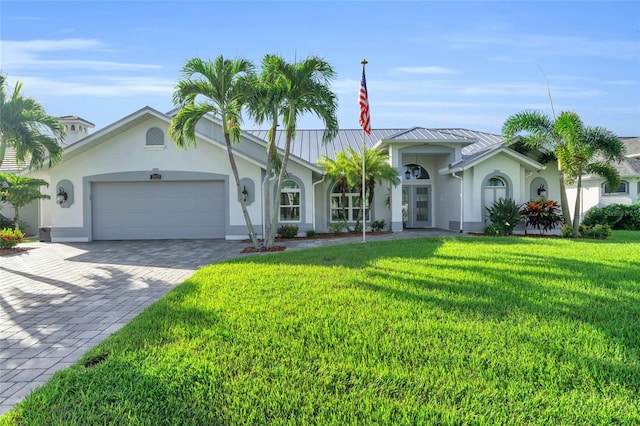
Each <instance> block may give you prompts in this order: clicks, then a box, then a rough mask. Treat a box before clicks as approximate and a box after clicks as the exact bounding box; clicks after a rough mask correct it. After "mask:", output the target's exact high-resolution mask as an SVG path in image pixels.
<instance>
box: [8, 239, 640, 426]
mask: <svg viewBox="0 0 640 426" xmlns="http://www.w3.org/2000/svg"><path fill="white" fill-rule="evenodd" d="M639 395H640V232H624V231H615V232H614V234H613V236H612V237H611V238H610V239H608V240H604V241H599V240H598V241H595V240H570V239H535V238H520V237H504V238H487V237H464V238H428V239H409V240H399V241H389V242H376V243H373V242H369V243H366V244H362V243H352V244H347V245H344V246H332V247H326V248H318V249H310V250H303V251H291V252H283V253H278V254H273V255H260V256H253V257H248V258H245V259H240V260H237V261H232V262H227V263H221V264H217V265H213V266H209V267H206V268H203V269H201V270H200V271H198V272H197V273H196V274H195V275H193V276H192V277H191V278H189V279H188V280H187V281H185V283H183V284H182V285H181V286H179V287H177V288H176V289H175V290H174V291H172V292H171V293H169V294H168V295H167V296H166V297H165V298H164V299H162V300H161V301H159V302H158V303H155V304H154V305H152V306H151V307H149V308H148V309H147V310H145V311H144V312H143V313H142V314H141V315H140V316H139V317H138V318H136V319H135V320H134V321H133V322H132V323H130V324H129V325H128V326H126V327H124V328H123V329H122V330H120V331H119V332H118V333H116V334H114V335H113V336H111V337H110V338H109V339H107V340H106V341H105V342H103V343H102V344H101V345H99V346H98V347H97V348H95V349H93V350H91V351H90V352H88V353H87V354H86V356H85V357H84V358H83V359H82V360H81V361H80V362H79V363H78V364H76V365H75V366H72V367H70V368H67V369H65V370H62V371H60V372H58V373H57V374H56V375H55V376H54V377H53V378H52V379H51V380H50V381H49V382H48V383H47V384H45V385H44V386H43V387H41V388H39V389H38V390H36V391H35V392H33V393H31V394H30V395H29V396H28V397H27V398H26V399H25V401H23V403H21V404H19V405H18V406H17V407H15V408H14V410H12V411H11V412H10V413H8V414H7V415H6V416H5V417H4V418H3V419H2V420H1V421H0V423H2V424H8V425H23V424H25V425H26V424H61V425H62V424H64V425H72V424H91V425H94V424H109V425H111V424H126V425H137V424H145V425H162V424H166V425H176V424H180V425H210V424H260V425H262V424H292V425H299V424H322V425H325V424H336V425H343V424H358V425H360V424H366V425H370V424H383V425H384V424H394V425H396V424H487V425H494V424H540V425H550V424H571V425H595V424H639V423H640V408H639V407H640V396H639Z"/></svg>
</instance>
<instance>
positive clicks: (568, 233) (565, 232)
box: [560, 223, 573, 238]
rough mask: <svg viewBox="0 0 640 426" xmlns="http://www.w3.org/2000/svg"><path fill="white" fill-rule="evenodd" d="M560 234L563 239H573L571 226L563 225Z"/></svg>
mask: <svg viewBox="0 0 640 426" xmlns="http://www.w3.org/2000/svg"><path fill="white" fill-rule="evenodd" d="M560 232H562V236H563V237H564V238H572V237H573V226H571V225H569V224H567V223H566V224H564V225H562V226H561V227H560Z"/></svg>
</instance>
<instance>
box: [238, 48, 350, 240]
mask: <svg viewBox="0 0 640 426" xmlns="http://www.w3.org/2000/svg"><path fill="white" fill-rule="evenodd" d="M334 78H335V71H334V70H333V67H332V66H331V65H330V64H329V63H328V62H327V61H325V60H323V59H321V58H319V57H317V56H310V57H308V58H306V59H305V60H303V61H302V62H296V63H293V64H291V63H288V62H286V61H285V60H284V59H282V58H281V57H279V56H277V55H268V56H267V57H265V60H264V61H263V73H262V74H261V80H262V82H263V83H264V86H265V87H266V90H265V92H266V93H267V94H268V96H267V98H266V101H265V100H264V99H262V100H258V99H257V98H256V97H252V99H253V100H254V102H253V104H249V105H248V109H249V110H250V111H252V112H251V115H252V116H254V117H255V118H257V119H260V118H262V119H263V120H271V127H270V129H271V135H270V137H269V139H271V138H272V137H274V135H275V132H274V131H273V130H274V129H275V127H276V126H277V118H278V116H280V115H281V116H282V123H283V125H284V128H285V147H284V155H283V157H282V159H281V163H280V167H279V168H280V170H279V173H278V177H277V180H276V188H277V192H278V193H276V194H275V197H273V200H272V201H273V207H272V209H271V224H270V226H269V235H268V236H267V239H266V246H267V247H271V246H273V242H274V238H275V230H276V226H277V223H278V214H277V212H278V210H279V208H280V194H279V192H280V188H281V187H282V182H283V181H284V179H285V177H286V173H287V164H288V161H289V155H290V153H291V144H292V141H293V139H294V137H295V133H296V128H297V125H298V118H299V117H300V116H302V115H304V114H307V113H311V114H314V115H316V116H317V117H318V118H320V119H321V120H322V121H323V123H324V125H325V130H324V132H323V135H322V140H323V142H325V143H326V142H329V141H330V140H332V139H333V138H334V137H335V135H336V134H337V132H338V118H337V115H336V111H337V108H338V106H337V98H336V95H335V94H334V93H333V92H332V91H331V90H330V88H329V85H330V83H331V82H332V81H333V79H334ZM267 146H268V149H269V147H270V146H271V147H272V148H271V149H275V148H274V147H275V144H273V143H272V142H270V143H269V144H268V145H267ZM268 155H269V154H268ZM272 157H273V155H272V156H271V157H269V159H271V158H272ZM267 202H268V201H267Z"/></svg>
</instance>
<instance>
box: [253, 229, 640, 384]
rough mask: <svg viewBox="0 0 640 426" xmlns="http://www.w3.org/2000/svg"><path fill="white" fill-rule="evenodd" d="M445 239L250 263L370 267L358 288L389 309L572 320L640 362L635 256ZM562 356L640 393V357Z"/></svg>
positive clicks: (594, 246)
mask: <svg viewBox="0 0 640 426" xmlns="http://www.w3.org/2000/svg"><path fill="white" fill-rule="evenodd" d="M446 241H447V239H446V238H429V239H416V240H406V241H403V243H402V244H398V243H397V242H376V243H368V244H363V245H362V246H360V247H357V249H356V250H354V247H353V245H350V247H349V250H348V257H346V258H345V256H344V255H343V254H342V253H343V252H342V250H340V249H339V248H336V247H333V248H319V249H314V250H309V251H308V252H306V253H300V254H298V253H285V254H282V255H278V257H272V258H252V259H249V260H248V261H250V262H251V263H253V264H260V263H263V262H264V263H269V264H273V263H278V264H280V265H282V268H286V267H287V265H309V266H327V267H335V266H338V267H346V268H353V269H360V268H369V272H368V273H367V274H366V275H365V277H364V278H362V279H360V280H359V281H358V282H357V283H356V284H357V286H359V287H360V288H361V289H362V290H366V291H373V292H376V293H380V294H386V295H388V296H389V299H388V300H389V306H386V307H385V309H389V308H390V306H392V305H393V303H396V302H397V301H400V302H404V303H411V304H420V305H421V308H420V309H424V310H425V312H430V311H433V310H436V311H442V312H445V313H454V314H455V315H456V316H457V317H461V318H469V319H473V320H476V321H483V322H485V321H486V322H487V324H489V323H490V322H497V323H500V322H501V321H505V320H507V319H511V320H513V318H514V316H515V317H517V316H519V315H522V316H523V318H537V319H538V320H539V321H540V322H543V323H547V324H553V323H554V321H557V322H559V323H562V324H564V323H567V324H568V325H567V326H568V327H574V325H571V324H575V323H578V324H583V325H587V326H588V327H591V328H593V332H594V333H596V334H597V333H603V334H604V335H606V336H607V337H608V339H609V346H610V347H611V348H614V347H615V346H619V347H620V348H621V349H622V354H621V357H620V359H622V360H624V359H626V360H638V359H640V322H639V319H640V284H639V283H640V267H639V265H638V263H637V262H634V261H633V260H628V259H624V258H622V259H621V258H620V257H623V256H619V257H616V256H615V255H613V257H612V256H611V255H608V258H607V260H606V261H600V260H599V256H596V255H595V253H597V252H599V251H601V250H605V249H606V250H609V251H613V252H615V251H616V250H620V253H624V251H626V253H628V250H629V248H628V247H627V246H625V245H624V244H623V245H620V244H618V243H616V242H606V241H594V240H563V241H560V242H559V244H561V245H562V244H567V245H569V244H578V245H580V253H584V256H582V255H579V256H576V255H573V257H571V256H565V255H563V253H562V246H560V247H558V246H557V244H558V243H557V242H551V241H549V242H548V244H545V242H544V241H540V240H537V241H535V240H527V239H526V238H500V239H496V240H493V241H492V240H488V239H487V238H463V239H457V241H456V243H457V244H461V245H463V246H464V249H463V250H461V253H452V252H447V250H443V249H444V248H445V244H446ZM476 246H477V251H474V247H476ZM498 246H499V247H500V250H497V251H496V252H494V251H493V250H492V247H498ZM505 247H506V249H505ZM540 250H548V252H546V253H541V252H540ZM496 253H499V256H500V257H499V258H496V257H495V256H496ZM590 253H593V254H594V255H592V256H590V255H589V254H590ZM395 259H397V262H394V260H395ZM478 260H479V261H478ZM380 265H382V266H380ZM412 265H416V268H415V270H416V271H418V270H420V268H421V267H422V266H424V265H429V266H430V269H429V271H430V275H429V276H424V275H421V274H420V273H416V272H414V271H412V270H411V267H412ZM596 334H594V338H595V336H596ZM529 339H530V340H531V341H530V344H531V345H534V346H535V347H537V348H538V350H540V351H542V352H543V353H544V352H548V353H547V354H546V355H549V354H550V353H549V351H552V350H557V348H560V350H564V349H563V344H562V342H553V343H554V345H556V346H557V348H548V347H547V346H548V344H549V342H548V341H545V339H544V336H538V337H533V336H530V337H529ZM613 350H615V349H613ZM564 352H565V353H564V356H565V357H568V358H569V359H571V358H573V359H575V360H578V364H580V365H584V366H585V368H591V367H593V368H596V369H597V373H596V376H598V377H605V378H606V379H605V380H606V381H611V382H618V383H619V384H620V385H622V386H624V387H625V388H627V389H632V390H634V391H635V392H640V370H639V368H638V363H637V362H635V363H626V364H625V363H624V362H623V361H620V362H619V361H617V360H615V359H613V357H612V356H609V355H608V356H606V357H599V356H597V354H593V353H588V352H585V353H578V352H576V351H572V353H568V352H567V351H566V350H564Z"/></svg>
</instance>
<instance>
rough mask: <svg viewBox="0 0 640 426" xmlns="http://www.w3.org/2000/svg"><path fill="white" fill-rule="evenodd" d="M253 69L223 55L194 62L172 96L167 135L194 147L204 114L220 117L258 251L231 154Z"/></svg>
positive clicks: (242, 202)
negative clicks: (173, 114)
mask: <svg viewBox="0 0 640 426" xmlns="http://www.w3.org/2000/svg"><path fill="white" fill-rule="evenodd" d="M253 75H254V66H253V64H252V63H251V62H249V61H248V60H246V59H242V58H237V59H225V58H224V56H223V55H220V56H218V57H217V58H216V59H215V60H214V61H203V60H202V59H199V58H193V59H190V60H188V61H187V62H186V64H185V65H184V67H183V68H182V79H181V80H179V81H178V83H177V85H176V89H175V92H174V94H173V103H174V104H175V105H176V106H177V107H178V112H177V113H176V115H175V116H174V117H173V118H172V119H171V123H170V125H169V135H170V137H171V139H172V140H173V141H174V142H175V143H176V145H177V146H179V147H181V148H187V147H188V146H190V145H193V146H195V145H196V126H197V124H198V122H199V121H200V119H201V118H202V117H204V116H205V115H207V114H213V115H214V116H217V117H220V121H221V123H222V133H223V134H224V141H225V145H226V148H227V156H228V158H229V164H230V166H231V171H232V173H233V178H234V181H235V184H236V191H237V194H238V199H239V200H240V205H241V207H242V214H243V215H244V220H245V223H246V225H247V229H248V231H249V238H250V239H251V242H252V243H253V245H254V247H256V248H258V247H259V242H258V239H257V237H256V233H255V231H254V228H253V224H252V223H251V217H250V216H249V211H248V209H247V203H246V200H245V197H243V196H242V186H241V185H240V175H239V173H238V166H237V164H236V160H235V156H234V153H233V147H232V142H233V143H239V142H240V123H241V120H242V117H241V112H242V108H243V107H244V106H245V105H246V104H247V102H248V100H249V97H250V91H249V87H250V85H249V84H247V82H248V80H250V79H251V78H252V77H253Z"/></svg>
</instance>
